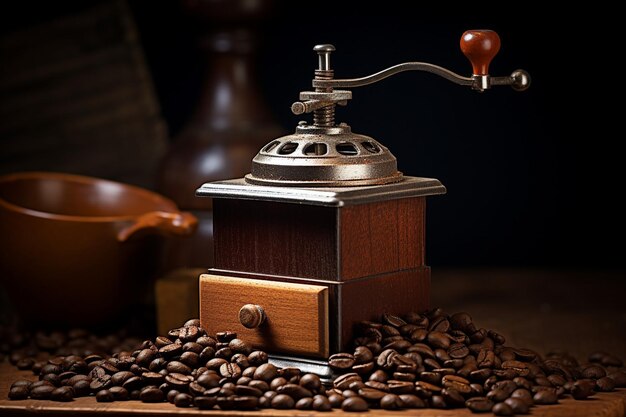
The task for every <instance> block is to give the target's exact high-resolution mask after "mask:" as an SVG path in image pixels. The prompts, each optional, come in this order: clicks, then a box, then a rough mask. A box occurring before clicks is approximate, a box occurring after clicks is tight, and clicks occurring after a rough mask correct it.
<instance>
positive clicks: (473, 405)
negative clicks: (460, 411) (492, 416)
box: [465, 397, 493, 413]
mask: <svg viewBox="0 0 626 417" xmlns="http://www.w3.org/2000/svg"><path fill="white" fill-rule="evenodd" d="M465 406H466V407H467V408H469V409H470V410H471V411H472V412H474V413H488V412H489V411H491V409H492V408H493V401H491V400H490V399H489V398H487V397H473V398H470V399H468V400H467V401H465Z"/></svg>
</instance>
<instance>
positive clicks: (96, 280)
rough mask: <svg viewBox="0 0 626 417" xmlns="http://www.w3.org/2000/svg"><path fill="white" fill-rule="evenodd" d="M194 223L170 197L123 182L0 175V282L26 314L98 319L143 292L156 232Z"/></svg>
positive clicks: (78, 321) (159, 236)
mask: <svg viewBox="0 0 626 417" xmlns="http://www.w3.org/2000/svg"><path fill="white" fill-rule="evenodd" d="M196 224H197V220H196V218H195V217H194V216H193V215H191V214H189V213H185V212H180V211H179V210H178V208H177V207H176V205H175V204H174V203H173V202H172V201H171V200H168V199H167V198H165V197H163V196H161V195H159V194H156V193H153V192H151V191H148V190H145V189H142V188H138V187H134V186H131V185H126V184H121V183H117V182H112V181H107V180H102V179H97V178H89V177H83V176H77V175H68V174H58V173H45V172H26V173H17V174H9V175H5V176H1V177H0V282H1V283H2V285H3V287H4V288H5V289H6V292H7V294H8V296H9V297H10V300H11V302H12V304H13V307H14V308H15V309H16V310H17V312H18V313H19V315H20V317H21V318H23V319H25V320H27V321H31V322H33V321H34V322H38V323H40V324H55V325H65V326H67V325H97V324H102V323H105V322H107V321H110V320H114V319H115V318H117V317H119V315H120V314H121V313H122V312H124V311H125V310H126V308H127V307H128V306H129V305H131V303H139V302H141V301H142V297H143V296H144V295H145V294H146V293H149V291H150V290H151V288H152V279H153V278H154V276H155V274H156V272H157V270H158V268H159V264H160V261H161V259H160V258H161V257H160V253H159V252H160V249H161V244H162V241H163V235H190V234H191V233H193V231H194V230H195V228H196Z"/></svg>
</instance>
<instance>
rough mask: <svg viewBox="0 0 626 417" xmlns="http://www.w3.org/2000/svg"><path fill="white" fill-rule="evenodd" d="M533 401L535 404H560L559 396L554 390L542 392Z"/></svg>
mask: <svg viewBox="0 0 626 417" xmlns="http://www.w3.org/2000/svg"><path fill="white" fill-rule="evenodd" d="M533 401H534V402H535V404H540V405H545V404H556V403H557V402H558V396H557V395H556V392H555V391H553V390H548V389H544V390H540V391H538V392H537V393H535V395H534V396H533Z"/></svg>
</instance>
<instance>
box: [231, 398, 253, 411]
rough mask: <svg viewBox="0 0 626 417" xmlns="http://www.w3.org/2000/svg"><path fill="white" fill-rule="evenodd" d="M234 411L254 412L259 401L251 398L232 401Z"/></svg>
mask: <svg viewBox="0 0 626 417" xmlns="http://www.w3.org/2000/svg"><path fill="white" fill-rule="evenodd" d="M233 401H234V403H235V404H234V406H235V409H237V410H254V409H255V408H257V405H258V401H259V399H258V398H257V397H252V396H241V397H235V398H234V399H233Z"/></svg>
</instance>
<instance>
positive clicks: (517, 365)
mask: <svg viewBox="0 0 626 417" xmlns="http://www.w3.org/2000/svg"><path fill="white" fill-rule="evenodd" d="M501 366H502V369H504V370H507V369H510V370H512V371H514V372H515V373H516V374H517V376H523V377H525V376H528V374H529V373H530V370H529V369H528V366H527V365H526V364H525V363H524V362H520V361H505V362H502V365H501Z"/></svg>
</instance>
